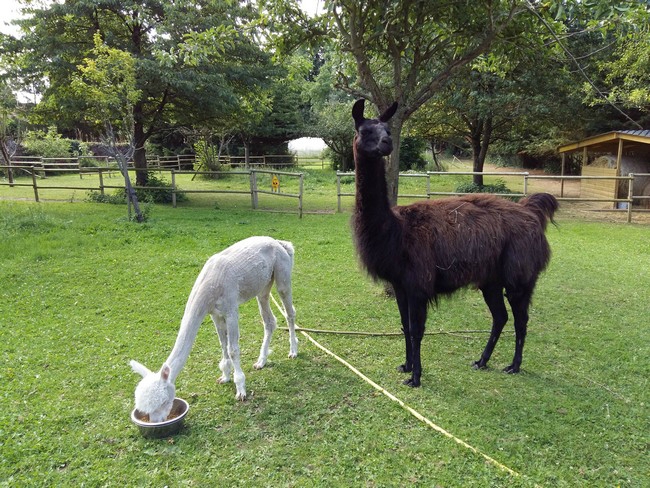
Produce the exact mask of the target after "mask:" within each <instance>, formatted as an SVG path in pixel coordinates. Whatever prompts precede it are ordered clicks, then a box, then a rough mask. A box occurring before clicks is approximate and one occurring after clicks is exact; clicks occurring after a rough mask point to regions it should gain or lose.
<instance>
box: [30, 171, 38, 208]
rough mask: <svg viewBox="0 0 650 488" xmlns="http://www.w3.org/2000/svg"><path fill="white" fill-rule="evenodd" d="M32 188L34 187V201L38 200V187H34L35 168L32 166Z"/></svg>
mask: <svg viewBox="0 0 650 488" xmlns="http://www.w3.org/2000/svg"><path fill="white" fill-rule="evenodd" d="M32 186H33V187H34V200H36V201H37V202H38V201H39V200H38V186H37V185H36V168H35V167H34V166H32Z"/></svg>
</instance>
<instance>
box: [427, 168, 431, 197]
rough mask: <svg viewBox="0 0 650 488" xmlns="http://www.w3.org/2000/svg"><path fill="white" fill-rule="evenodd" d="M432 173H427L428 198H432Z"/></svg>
mask: <svg viewBox="0 0 650 488" xmlns="http://www.w3.org/2000/svg"><path fill="white" fill-rule="evenodd" d="M430 193H431V175H430V174H429V173H427V200H429V199H430V198H431V195H430Z"/></svg>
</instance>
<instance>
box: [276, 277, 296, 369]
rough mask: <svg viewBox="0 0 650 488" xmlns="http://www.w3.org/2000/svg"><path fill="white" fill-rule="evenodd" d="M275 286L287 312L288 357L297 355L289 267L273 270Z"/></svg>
mask: <svg viewBox="0 0 650 488" xmlns="http://www.w3.org/2000/svg"><path fill="white" fill-rule="evenodd" d="M275 287H276V288H277V290H278V294H279V295H280V300H281V301H282V305H283V306H284V310H285V312H286V314H287V317H286V318H287V327H288V328H289V357H290V358H292V359H293V358H295V357H297V356H298V338H297V337H296V309H295V308H293V297H292V294H291V268H288V269H276V270H275Z"/></svg>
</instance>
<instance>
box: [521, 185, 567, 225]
mask: <svg viewBox="0 0 650 488" xmlns="http://www.w3.org/2000/svg"><path fill="white" fill-rule="evenodd" d="M519 203H520V204H521V205H523V206H524V207H528V208H530V209H532V210H534V211H535V213H536V214H537V215H538V217H539V221H540V224H542V227H543V228H546V223H547V221H549V220H550V221H551V223H553V224H555V221H554V220H553V215H555V212H556V211H557V209H558V208H560V204H559V203H558V201H557V199H556V198H555V197H554V196H553V195H551V194H550V193H533V194H532V195H530V196H528V197H526V198H523V199H521V200H520V201H519Z"/></svg>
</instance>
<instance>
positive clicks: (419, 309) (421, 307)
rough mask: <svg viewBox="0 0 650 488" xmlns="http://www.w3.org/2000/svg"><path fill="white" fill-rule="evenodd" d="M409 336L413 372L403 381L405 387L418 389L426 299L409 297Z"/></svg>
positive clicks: (425, 317) (420, 373)
mask: <svg viewBox="0 0 650 488" xmlns="http://www.w3.org/2000/svg"><path fill="white" fill-rule="evenodd" d="M408 305H409V335H410V337H411V359H412V360H413V372H412V375H411V378H410V379H408V380H405V381H404V384H405V385H408V386H412V387H418V386H420V376H422V361H421V360H420V345H421V344H422V337H423V336H424V326H425V323H426V321H427V307H428V305H429V304H428V302H427V300H426V299H424V300H423V299H416V298H412V297H409V300H408Z"/></svg>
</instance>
